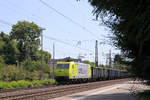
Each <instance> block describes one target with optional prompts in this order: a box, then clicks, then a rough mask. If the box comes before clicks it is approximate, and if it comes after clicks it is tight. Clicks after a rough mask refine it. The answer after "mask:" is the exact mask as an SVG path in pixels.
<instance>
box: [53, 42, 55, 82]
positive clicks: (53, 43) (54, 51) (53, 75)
mask: <svg viewBox="0 0 150 100" xmlns="http://www.w3.org/2000/svg"><path fill="white" fill-rule="evenodd" d="M54 59H55V44H54V43H53V75H52V76H53V79H54V63H55V62H54Z"/></svg>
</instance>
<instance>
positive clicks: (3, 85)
mask: <svg viewBox="0 0 150 100" xmlns="http://www.w3.org/2000/svg"><path fill="white" fill-rule="evenodd" d="M5 89H13V87H12V86H11V84H8V83H7V82H0V90H5Z"/></svg>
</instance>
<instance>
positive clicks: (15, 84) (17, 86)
mask: <svg viewBox="0 0 150 100" xmlns="http://www.w3.org/2000/svg"><path fill="white" fill-rule="evenodd" d="M10 85H11V86H12V87H13V88H20V87H19V84H18V82H16V81H12V82H11V83H10Z"/></svg>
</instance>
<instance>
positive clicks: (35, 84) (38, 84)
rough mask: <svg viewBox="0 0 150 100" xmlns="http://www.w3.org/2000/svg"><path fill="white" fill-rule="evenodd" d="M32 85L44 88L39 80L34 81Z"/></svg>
mask: <svg viewBox="0 0 150 100" xmlns="http://www.w3.org/2000/svg"><path fill="white" fill-rule="evenodd" d="M32 85H33V86H42V85H41V83H40V81H38V80H34V81H33V82H32Z"/></svg>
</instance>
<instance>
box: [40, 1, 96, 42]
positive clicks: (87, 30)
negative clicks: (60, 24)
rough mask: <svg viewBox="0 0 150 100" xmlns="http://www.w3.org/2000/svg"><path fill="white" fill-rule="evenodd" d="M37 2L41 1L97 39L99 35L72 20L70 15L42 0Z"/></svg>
mask: <svg viewBox="0 0 150 100" xmlns="http://www.w3.org/2000/svg"><path fill="white" fill-rule="evenodd" d="M38 1H39V2H41V3H42V4H43V5H45V6H47V7H48V8H49V9H51V10H53V11H55V12H56V13H57V14H59V15H60V16H62V17H64V18H65V19H67V20H68V21H70V22H72V23H73V24H75V25H76V26H78V27H80V28H81V29H83V30H85V31H86V32H88V33H89V34H91V35H92V36H94V37H95V38H97V39H98V40H99V37H98V36H97V35H95V34H94V33H93V32H91V31H90V30H89V29H88V28H86V27H84V26H82V25H81V24H79V23H78V22H76V21H74V20H73V19H71V18H70V17H68V16H66V15H64V14H63V13H61V12H60V11H58V10H57V9H55V8H54V7H52V6H50V5H49V4H48V3H46V2H44V1H43V0H38Z"/></svg>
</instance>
